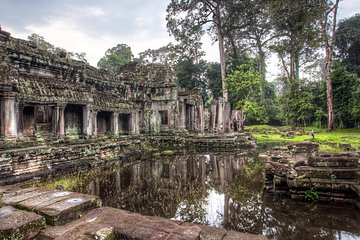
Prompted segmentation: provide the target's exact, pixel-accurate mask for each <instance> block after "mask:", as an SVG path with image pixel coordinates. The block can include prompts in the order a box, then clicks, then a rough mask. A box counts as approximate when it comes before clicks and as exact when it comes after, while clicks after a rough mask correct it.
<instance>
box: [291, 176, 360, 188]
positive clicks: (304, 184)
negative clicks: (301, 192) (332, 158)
mask: <svg viewBox="0 0 360 240" xmlns="http://www.w3.org/2000/svg"><path fill="white" fill-rule="evenodd" d="M295 182H296V187H297V188H298V189H311V188H314V189H317V190H321V189H327V190H332V191H349V190H350V188H351V186H352V185H355V184H356V181H355V180H350V179H334V180H331V179H325V178H299V177H298V178H296V179H295Z"/></svg>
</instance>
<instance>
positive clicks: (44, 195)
mask: <svg viewBox="0 0 360 240" xmlns="http://www.w3.org/2000/svg"><path fill="white" fill-rule="evenodd" d="M1 202H2V204H3V205H11V206H13V207H16V208H19V209H25V210H28V211H33V212H36V213H38V214H40V215H42V216H44V217H45V219H46V222H47V224H50V225H60V224H64V223H67V222H69V221H71V220H74V219H77V218H79V217H80V216H81V215H82V214H83V213H84V212H87V211H89V210H91V209H94V208H96V207H99V206H100V205H101V201H100V199H99V198H98V197H97V196H93V195H88V194H81V193H73V192H67V191H49V190H41V189H34V190H32V191H26V190H24V191H22V192H19V193H17V194H16V195H9V196H5V197H4V199H3V200H2V201H1Z"/></svg>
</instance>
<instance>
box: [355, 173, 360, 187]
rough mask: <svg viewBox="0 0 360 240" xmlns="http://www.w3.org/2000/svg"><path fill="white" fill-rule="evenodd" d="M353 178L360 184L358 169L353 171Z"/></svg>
mask: <svg viewBox="0 0 360 240" xmlns="http://www.w3.org/2000/svg"><path fill="white" fill-rule="evenodd" d="M355 179H356V181H357V182H358V183H359V184H360V171H359V172H356V173H355Z"/></svg>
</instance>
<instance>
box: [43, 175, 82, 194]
mask: <svg viewBox="0 0 360 240" xmlns="http://www.w3.org/2000/svg"><path fill="white" fill-rule="evenodd" d="M78 184H79V178H77V177H73V178H63V179H58V180H53V181H51V182H49V183H47V184H46V185H45V188H48V189H56V188H59V187H60V186H61V187H62V188H64V190H68V191H72V190H73V189H74V188H75V186H77V185H78Z"/></svg>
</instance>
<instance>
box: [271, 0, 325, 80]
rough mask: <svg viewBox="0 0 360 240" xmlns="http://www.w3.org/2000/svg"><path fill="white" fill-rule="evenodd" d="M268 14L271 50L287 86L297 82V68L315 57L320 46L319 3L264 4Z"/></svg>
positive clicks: (282, 0) (280, 1)
mask: <svg viewBox="0 0 360 240" xmlns="http://www.w3.org/2000/svg"><path fill="white" fill-rule="evenodd" d="M268 3H269V4H268V7H269V13H270V17H271V21H272V24H273V26H274V30H275V33H276V35H277V36H279V37H278V38H277V39H276V41H274V42H273V45H272V47H271V48H272V49H273V50H274V51H275V52H276V53H277V54H278V56H279V58H280V60H281V63H282V67H283V69H284V71H285V73H286V77H287V78H286V80H287V81H286V84H287V86H289V85H290V84H291V83H292V82H293V81H294V80H295V79H299V73H300V66H301V65H302V64H304V62H308V61H311V60H312V59H313V58H314V56H316V55H315V54H314V53H315V50H317V48H318V47H319V46H320V42H321V38H320V32H321V29H320V24H319V19H320V18H321V16H322V13H323V12H322V9H323V5H324V4H325V3H324V2H323V1H308V0H298V1H293V0H277V1H268Z"/></svg>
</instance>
